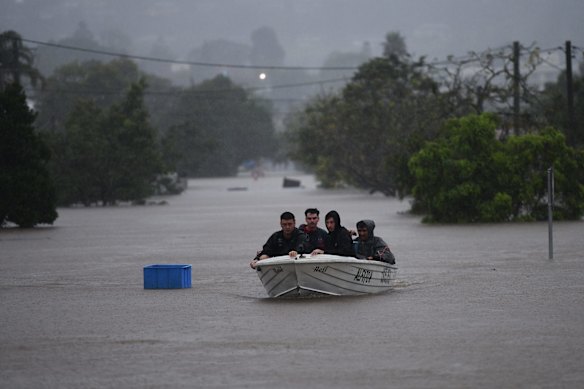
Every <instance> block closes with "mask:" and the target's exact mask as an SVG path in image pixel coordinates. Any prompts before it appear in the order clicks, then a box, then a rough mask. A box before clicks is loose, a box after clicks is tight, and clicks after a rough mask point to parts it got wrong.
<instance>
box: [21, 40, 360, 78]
mask: <svg viewBox="0 0 584 389" xmlns="http://www.w3.org/2000/svg"><path fill="white" fill-rule="evenodd" d="M21 40H22V41H23V42H28V43H34V44H37V45H41V46H49V47H56V48H60V49H66V50H73V51H82V52H85V53H93V54H100V55H107V56H110V57H123V58H130V59H138V60H142V61H153V62H163V63H172V64H178V65H191V66H202V67H213V68H235V69H258V70H357V69H358V68H357V67H355V66H327V67H322V66H321V67H317V66H273V65H237V64H226V63H212V62H196V61H181V60H172V59H166V58H156V57H147V56H141V55H130V54H123V53H115V52H110V51H105V50H97V49H87V48H83V47H75V46H69V45H62V44H58V43H50V42H42V41H37V40H33V39H25V38H21Z"/></svg>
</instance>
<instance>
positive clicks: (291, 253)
mask: <svg viewBox="0 0 584 389" xmlns="http://www.w3.org/2000/svg"><path fill="white" fill-rule="evenodd" d="M288 255H289V256H290V258H296V257H297V256H298V251H295V250H292V251H290V252H289V253H288Z"/></svg>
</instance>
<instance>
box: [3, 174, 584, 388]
mask: <svg viewBox="0 0 584 389" xmlns="http://www.w3.org/2000/svg"><path fill="white" fill-rule="evenodd" d="M291 177H293V178H296V179H299V180H301V182H302V187H301V188H289V189H284V188H282V176H277V175H270V176H267V177H263V178H260V179H259V180H257V181H254V180H253V179H251V178H250V177H237V178H229V179H201V180H191V181H190V183H189V184H190V187H189V189H188V191H186V192H185V193H183V194H182V195H180V196H171V197H160V198H156V199H153V201H154V202H155V203H156V205H154V204H153V205H146V206H129V205H120V206H117V207H106V208H100V207H92V208H64V209H59V215H60V216H59V218H58V219H57V221H56V223H55V225H54V226H45V227H40V228H35V229H30V230H20V229H14V228H10V229H4V230H0V328H1V331H0V387H2V388H81V387H82V388H103V387H109V388H162V387H168V388H234V387H235V388H238V387H241V388H246V387H253V388H268V387H282V388H301V387H302V388H305V387H306V388H357V387H368V388H388V387H392V388H577V387H584V255H583V253H584V222H563V223H555V224H554V248H555V250H554V259H553V260H549V259H548V226H547V224H546V223H528V224H481V225H462V226H461V225H458V226H448V225H431V226H430V225H424V224H421V223H420V218H419V217H415V216H411V215H408V214H407V213H406V211H407V210H408V208H409V204H408V202H407V201H399V200H396V199H391V198H386V197H383V196H381V195H369V194H368V193H365V192H360V191H353V190H345V191H325V190H321V189H318V188H317V186H316V183H315V182H314V179H313V178H312V177H311V176H301V175H296V176H291ZM162 201H165V202H166V204H165V205H159V204H158V203H159V202H162ZM308 207H317V208H319V209H320V211H321V212H322V214H321V216H324V214H325V213H326V212H328V211H329V210H331V209H335V210H337V211H338V212H339V213H340V215H341V221H342V224H344V225H345V226H346V227H349V228H354V226H355V223H356V222H357V221H358V220H360V219H365V218H367V219H373V220H375V222H376V224H377V228H376V230H375V232H376V233H377V235H379V236H381V237H383V238H384V239H385V240H386V241H387V242H388V243H389V244H390V246H391V248H392V251H393V252H394V253H395V255H396V257H397V264H398V266H399V273H398V277H397V281H396V284H395V288H394V290H392V291H390V292H388V293H384V294H380V295H370V296H360V297H340V298H336V297H334V298H311V299H286V300H278V299H270V298H268V297H267V295H266V293H265V290H264V289H263V287H262V285H261V283H260V281H259V279H258V277H257V275H256V273H255V271H253V270H252V269H250V268H249V265H248V264H249V261H250V259H251V258H252V257H253V256H254V254H255V251H256V250H258V249H259V248H260V247H261V245H262V244H263V243H264V242H265V240H266V239H267V237H268V236H269V235H270V234H271V233H272V232H274V231H275V230H277V229H278V228H279V220H278V219H279V215H280V213H281V212H283V211H285V210H289V211H292V212H293V213H295V214H296V216H297V224H300V223H301V222H302V221H303V219H304V210H305V209H306V208H308ZM320 225H321V227H324V221H323V220H321V223H320ZM150 264H191V265H192V288H188V289H187V288H185V289H174V290H164V289H144V284H143V281H144V280H143V268H144V266H147V265H150Z"/></svg>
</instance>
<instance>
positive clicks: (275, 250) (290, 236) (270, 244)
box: [249, 211, 312, 269]
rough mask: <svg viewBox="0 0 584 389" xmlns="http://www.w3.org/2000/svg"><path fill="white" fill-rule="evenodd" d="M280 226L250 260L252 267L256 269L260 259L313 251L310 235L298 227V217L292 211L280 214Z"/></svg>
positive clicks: (291, 255)
mask: <svg viewBox="0 0 584 389" xmlns="http://www.w3.org/2000/svg"><path fill="white" fill-rule="evenodd" d="M280 227H282V229H281V230H280V231H276V232H274V233H273V234H272V235H270V237H269V238H268V240H267V241H266V243H265V244H264V246H263V248H262V250H261V251H259V252H258V253H257V255H256V257H255V258H254V259H253V260H252V261H251V262H250V264H249V265H250V266H251V267H252V268H254V269H255V267H256V264H257V263H258V261H261V260H262V259H266V258H270V257H277V256H279V255H289V256H290V257H296V256H297V255H298V254H308V253H310V252H311V251H312V246H311V245H310V241H309V238H308V235H306V234H305V233H304V232H302V231H300V229H298V228H296V218H295V217H294V214H293V213H292V212H288V211H286V212H284V213H282V215H280Z"/></svg>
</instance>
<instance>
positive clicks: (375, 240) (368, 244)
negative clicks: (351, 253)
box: [355, 220, 395, 265]
mask: <svg viewBox="0 0 584 389" xmlns="http://www.w3.org/2000/svg"><path fill="white" fill-rule="evenodd" d="M374 229H375V222H374V221H373V220H361V221H360V222H358V223H357V233H358V234H359V237H358V238H357V239H355V246H356V247H355V254H356V257H357V258H359V259H369V260H374V261H382V262H388V263H390V264H392V265H395V257H394V255H393V253H392V252H391V251H390V250H389V246H388V245H387V243H385V241H384V240H383V239H381V238H380V237H378V236H375V235H374V234H373V230H374Z"/></svg>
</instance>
